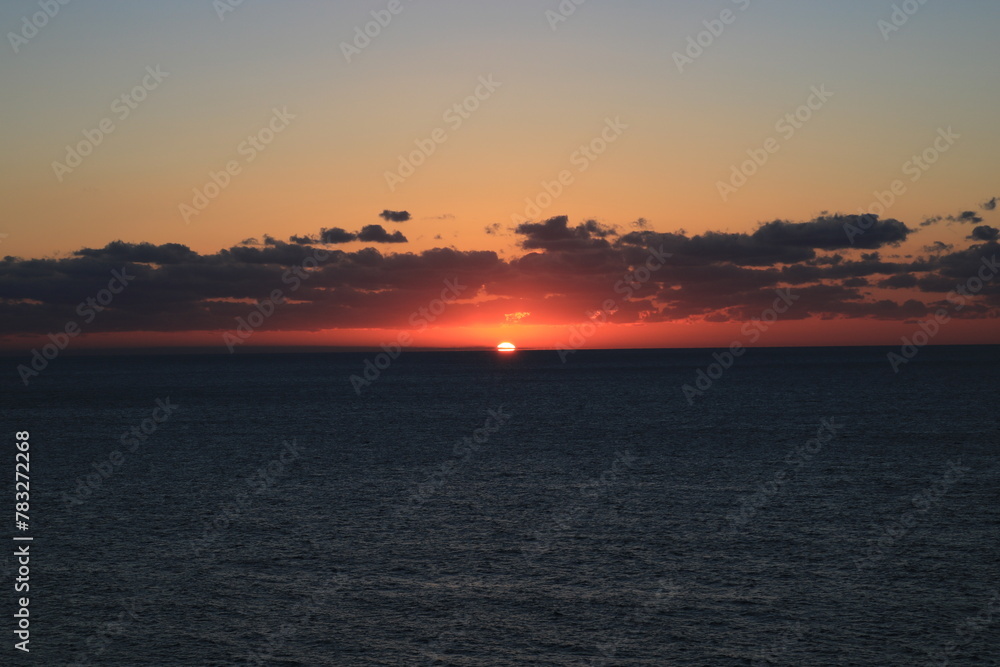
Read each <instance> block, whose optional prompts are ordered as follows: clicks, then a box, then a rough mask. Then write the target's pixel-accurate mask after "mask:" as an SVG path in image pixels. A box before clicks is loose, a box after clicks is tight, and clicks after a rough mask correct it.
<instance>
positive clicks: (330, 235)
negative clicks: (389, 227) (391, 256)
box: [288, 225, 407, 246]
mask: <svg viewBox="0 0 1000 667" xmlns="http://www.w3.org/2000/svg"><path fill="white" fill-rule="evenodd" d="M288 240H289V241H290V242H291V243H295V244H297V245H303V246H308V245H313V244H323V245H335V244H339V243H350V242H351V241H363V242H365V243H406V242H407V240H406V237H405V236H403V234H402V233H401V232H395V233H393V234H390V233H389V232H387V231H386V230H385V228H384V227H382V225H366V226H365V227H363V228H362V229H361V231H360V232H349V231H347V230H345V229H342V228H340V227H333V228H331V229H327V228H326V227H324V228H323V229H321V230H320V232H319V234H318V235H316V236H292V237H290V238H289V239H288Z"/></svg>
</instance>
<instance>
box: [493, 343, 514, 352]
mask: <svg viewBox="0 0 1000 667" xmlns="http://www.w3.org/2000/svg"><path fill="white" fill-rule="evenodd" d="M516 349H517V347H515V346H514V343H500V344H499V345H497V350H498V351H499V352H513V351H514V350H516Z"/></svg>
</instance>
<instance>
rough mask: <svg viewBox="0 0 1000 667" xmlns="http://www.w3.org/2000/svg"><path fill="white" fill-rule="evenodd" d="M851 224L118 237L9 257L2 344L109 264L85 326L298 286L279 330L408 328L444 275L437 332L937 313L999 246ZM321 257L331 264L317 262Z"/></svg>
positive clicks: (0, 311)
mask: <svg viewBox="0 0 1000 667" xmlns="http://www.w3.org/2000/svg"><path fill="white" fill-rule="evenodd" d="M849 219H851V217H850V216H822V217H820V218H817V219H816V220H812V221H807V222H801V223H793V222H787V221H774V222H770V223H767V224H764V225H761V226H760V227H759V228H758V229H756V230H754V231H752V232H748V233H725V232H704V233H702V234H698V235H693V236H692V235H688V234H687V233H686V232H683V231H678V232H673V233H661V232H654V231H651V230H641V231H638V230H637V231H631V232H629V233H628V234H626V235H624V236H621V237H619V236H617V234H616V232H615V230H614V229H613V228H612V227H609V226H605V225H601V224H599V223H597V222H595V221H592V220H591V221H586V222H583V223H580V224H577V225H572V224H570V223H569V220H568V218H566V217H565V216H557V217H554V218H550V219H548V220H546V221H543V222H539V223H524V224H522V225H520V226H519V227H518V229H517V233H518V235H519V236H520V237H521V239H522V243H523V245H524V246H525V252H524V254H522V255H521V256H515V257H510V258H509V259H504V258H501V257H500V256H498V254H497V253H496V252H494V251H483V250H464V251H463V250H456V249H453V248H435V249H430V250H424V251H422V252H396V253H389V254H382V252H380V251H379V250H378V249H377V248H375V247H371V246H369V247H361V248H360V249H357V250H354V251H350V252H349V251H345V250H342V249H335V248H331V247H330V245H331V244H335V243H346V242H348V241H357V242H367V243H372V244H374V243H402V242H404V241H405V237H403V236H402V234H400V233H399V232H396V233H394V234H389V233H388V232H387V231H386V230H385V229H383V228H382V227H381V226H379V225H372V226H369V227H365V228H364V229H362V230H361V232H359V233H357V234H354V233H351V232H347V231H345V230H343V229H341V228H332V229H323V230H321V233H320V234H318V235H317V236H316V238H311V237H298V236H293V237H292V238H291V239H290V242H283V241H280V240H277V239H275V238H274V237H271V236H264V237H262V238H263V239H264V241H263V242H261V243H253V244H249V243H238V244H236V245H233V246H232V247H229V248H225V249H221V250H219V251H217V252H214V253H205V254H201V253H198V252H195V251H193V250H191V249H190V248H189V247H187V246H185V245H182V244H178V243H164V244H159V245H157V244H153V243H148V242H126V241H114V242H111V243H108V244H107V245H105V246H104V247H102V248H89V247H88V248H82V249H80V250H77V251H75V252H73V253H71V254H70V255H68V256H65V257H60V258H44V259H22V258H18V257H5V258H3V259H2V260H0V335H4V336H7V337H15V336H20V335H25V334H31V335H43V336H44V335H45V334H46V333H48V332H51V331H60V330H62V328H63V327H64V325H65V324H66V322H67V321H70V320H74V319H78V318H79V315H78V314H77V312H76V306H77V304H79V303H81V302H82V301H84V300H86V299H87V298H88V297H92V296H93V295H94V294H96V293H98V292H99V291H100V290H102V289H104V288H105V287H106V286H107V284H108V280H109V278H110V276H111V271H113V270H114V271H123V270H124V271H126V272H127V273H128V274H129V275H134V276H135V278H134V279H133V280H132V281H131V282H130V284H129V287H128V288H127V289H126V290H124V291H123V292H122V293H121V294H118V295H116V296H115V298H114V300H113V302H112V303H111V304H110V305H109V306H108V307H107V308H106V309H105V310H104V311H102V312H101V313H100V314H99V317H97V318H95V319H94V321H93V322H92V323H89V324H88V326H87V327H86V331H87V332H88V333H92V332H179V331H215V332H221V331H226V330H232V329H233V328H234V327H235V322H236V319H235V318H237V317H246V315H247V312H248V309H250V308H253V303H254V301H256V300H258V299H263V298H266V297H268V296H269V295H270V294H271V293H272V292H273V291H274V290H275V289H281V290H285V291H286V293H287V291H288V290H289V289H290V287H289V286H290V285H291V284H293V283H296V282H297V283H298V285H299V286H298V288H297V289H296V290H295V293H294V296H293V298H292V299H291V300H290V301H289V302H288V303H285V304H282V305H281V306H280V307H279V308H277V309H276V310H275V312H274V314H273V316H272V317H270V318H268V320H267V324H266V327H267V329H268V330H270V331H317V330H323V329H338V328H383V327H384V328H396V327H398V328H408V327H410V326H411V325H410V323H409V316H410V314H411V313H413V312H415V311H416V310H417V309H419V308H420V307H421V306H425V305H426V304H427V303H429V302H430V301H432V300H433V299H435V298H437V297H438V296H440V293H441V290H442V287H443V285H444V282H445V281H446V280H452V281H458V282H459V283H460V284H463V285H466V286H467V291H466V292H464V293H463V297H462V298H461V299H460V300H459V301H458V302H457V303H455V304H452V305H451V306H449V308H448V309H447V310H446V312H445V313H444V314H443V315H442V316H441V318H440V320H439V321H438V322H437V323H436V325H438V324H439V325H441V326H475V325H479V326H501V325H503V324H504V323H509V322H510V321H511V317H519V314H523V313H531V317H530V321H531V323H532V324H538V325H545V324H559V325H565V324H573V323H578V322H579V321H580V318H581V317H583V316H584V313H586V312H588V311H592V310H593V309H594V308H596V307H598V305H599V304H601V303H602V302H603V301H604V300H605V299H607V298H609V297H614V298H616V300H617V301H618V305H619V311H618V312H617V313H615V315H614V318H613V321H614V322H616V323H622V324H629V323H639V322H657V321H677V320H692V319H693V320H708V321H731V320H738V319H743V318H747V317H754V316H757V315H759V313H760V312H761V310H762V309H763V308H765V307H766V306H767V305H768V304H769V303H771V302H773V300H774V289H776V288H779V287H791V288H793V289H794V290H795V291H796V293H797V294H801V295H802V297H801V301H799V302H797V305H796V308H795V312H794V314H792V315H790V317H791V318H796V319H801V318H806V317H817V318H822V319H829V318H843V317H851V318H879V319H890V320H892V319H908V318H912V317H920V316H921V314H922V313H925V312H928V309H929V308H932V307H937V306H935V304H936V303H939V302H940V300H941V299H942V298H943V297H944V295H945V294H947V292H949V291H951V290H953V289H955V285H956V284H958V283H959V282H960V281H962V280H965V279H967V278H968V277H969V276H972V275H975V274H976V272H977V271H978V270H979V268H980V266H981V263H982V260H983V258H984V257H992V256H993V255H995V254H997V252H998V251H1000V246H998V244H997V241H996V234H997V230H995V229H993V228H991V227H985V226H984V227H977V228H976V229H975V230H973V234H974V239H973V240H974V241H976V242H978V243H976V244H975V245H971V246H970V247H968V248H964V249H961V250H952V249H949V248H947V247H936V248H935V250H936V252H934V253H932V254H929V255H924V256H921V257H917V258H915V259H909V258H902V259H900V258H892V259H890V258H886V257H885V256H883V254H882V253H881V252H879V251H878V250H877V249H874V248H866V251H865V252H861V251H859V250H857V249H853V248H851V247H849V246H848V245H846V244H847V243H848V242H847V240H846V235H844V239H843V240H841V239H840V238H839V237H838V236H837V235H836V234H835V233H834V232H835V231H837V229H838V228H839V226H841V225H843V224H844V223H845V222H846V221H847V220H849ZM840 232H841V233H843V229H842V228H841V229H840ZM909 233H910V230H909V229H908V228H906V226H905V225H903V224H902V223H899V222H897V221H891V220H885V221H876V223H875V224H872V225H871V226H870V227H869V229H868V231H866V232H865V234H864V236H867V235H869V234H872V237H871V238H875V239H878V240H879V242H880V243H881V244H882V245H892V244H893V243H896V242H898V240H900V239H902V238H906V236H907V235H908V234H909ZM857 240H859V241H860V240H861V237H859V238H858V239H857ZM873 244H874V242H872V241H869V242H868V243H867V244H866V245H873ZM661 247H662V252H663V253H672V255H671V256H670V257H669V258H668V260H667V261H666V263H665V264H664V265H663V266H662V267H660V268H658V269H657V270H656V271H653V272H651V274H650V276H649V278H648V280H644V281H643V282H642V284H641V285H636V286H635V287H634V289H632V290H631V292H630V293H631V297H630V298H626V297H625V296H623V293H622V292H621V291H618V290H616V285H619V286H620V285H622V284H624V283H623V282H622V280H623V277H624V276H627V275H630V274H631V273H632V272H633V271H634V270H635V268H636V267H638V266H641V265H642V264H643V263H644V262H645V261H646V260H647V259H648V258H649V256H650V250H651V249H653V250H656V252H657V253H659V252H661ZM834 249H836V252H833V251H834ZM317 256H322V257H323V258H324V259H323V260H322V261H321V262H318V263H317V262H316V261H315V258H316V257H317ZM310 262H311V263H312V264H310ZM317 264H318V265H317ZM297 271H298V272H304V275H305V277H304V278H303V277H302V276H301V275H299V274H298V273H296V272H297ZM293 276H294V280H293V278H292V277H293ZM872 286H876V287H877V288H878V289H880V290H900V289H902V290H917V291H918V292H919V294H921V295H923V294H926V295H928V296H926V297H925V298H922V299H914V298H907V299H905V300H893V299H891V298H887V297H886V295H885V294H876V295H874V296H873V295H872V294H870V292H871V289H872ZM866 288H867V290H866ZM887 294H892V292H891V291H889V292H887ZM907 296H908V297H909V296H910V295H907ZM998 311H1000V285H993V284H990V285H988V286H985V287H984V289H983V291H982V293H981V295H980V296H978V297H975V299H971V300H970V302H969V304H968V306H967V308H965V309H963V310H962V311H960V312H956V313H955V316H956V317H966V318H979V317H987V316H990V315H994V316H995V315H996V314H997V312H998Z"/></svg>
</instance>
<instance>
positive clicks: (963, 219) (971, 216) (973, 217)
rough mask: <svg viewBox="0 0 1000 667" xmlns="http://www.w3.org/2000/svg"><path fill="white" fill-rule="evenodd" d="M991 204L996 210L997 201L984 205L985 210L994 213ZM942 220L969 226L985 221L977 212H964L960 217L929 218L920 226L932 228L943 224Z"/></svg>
mask: <svg viewBox="0 0 1000 667" xmlns="http://www.w3.org/2000/svg"><path fill="white" fill-rule="evenodd" d="M991 203H992V204H993V206H994V208H995V207H996V204H995V200H991V201H989V202H986V203H985V204H983V208H984V209H986V210H987V211H992V210H993V209H992V208H988V206H989V205H990V204H991ZM942 220H946V221H948V222H957V223H959V224H965V223H968V224H972V225H978V224H979V223H980V222H982V221H983V219H982V218H981V217H980V216H979V215H977V214H976V212H975V211H962V212H961V213H959V214H958V215H944V216H942V215H936V216H934V217H931V218H927V219H925V220H924V221H923V222H921V223H920V226H921V227H930V226H931V225H934V224H937V223H939V222H941V221H942Z"/></svg>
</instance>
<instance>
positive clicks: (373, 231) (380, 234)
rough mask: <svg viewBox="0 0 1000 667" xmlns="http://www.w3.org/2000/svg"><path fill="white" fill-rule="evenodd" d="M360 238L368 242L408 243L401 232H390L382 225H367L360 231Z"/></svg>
mask: <svg viewBox="0 0 1000 667" xmlns="http://www.w3.org/2000/svg"><path fill="white" fill-rule="evenodd" d="M358 240H359V241H365V242H366V243H406V242H407V241H406V237H405V236H403V234H402V233H400V232H393V233H392V234H390V233H389V232H387V231H385V228H384V227H383V226H382V225H365V226H364V227H362V228H361V231H360V232H358Z"/></svg>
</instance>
